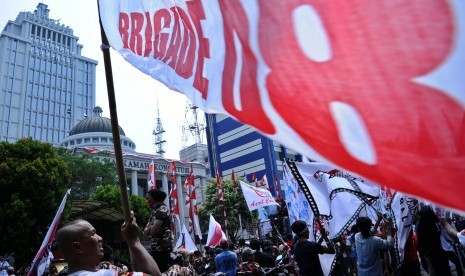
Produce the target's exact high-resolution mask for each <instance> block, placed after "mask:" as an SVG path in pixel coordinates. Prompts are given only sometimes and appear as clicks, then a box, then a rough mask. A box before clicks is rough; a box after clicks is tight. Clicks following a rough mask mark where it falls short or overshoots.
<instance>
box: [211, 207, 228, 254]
mask: <svg viewBox="0 0 465 276" xmlns="http://www.w3.org/2000/svg"><path fill="white" fill-rule="evenodd" d="M221 240H227V238H226V234H225V233H224V232H223V230H222V229H221V225H220V224H219V223H218V222H216V220H215V218H214V217H213V216H212V215H211V214H210V223H209V225H208V236H207V244H206V245H207V246H216V245H218V244H219V243H220V241H221Z"/></svg>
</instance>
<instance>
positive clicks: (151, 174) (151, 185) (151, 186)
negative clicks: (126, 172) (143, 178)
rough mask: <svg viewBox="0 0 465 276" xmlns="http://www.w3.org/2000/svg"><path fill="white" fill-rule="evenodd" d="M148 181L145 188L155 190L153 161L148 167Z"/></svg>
mask: <svg viewBox="0 0 465 276" xmlns="http://www.w3.org/2000/svg"><path fill="white" fill-rule="evenodd" d="M148 173H149V179H148V181H147V186H148V189H149V190H153V189H156V188H157V185H156V178H155V160H152V162H150V165H149V172H148Z"/></svg>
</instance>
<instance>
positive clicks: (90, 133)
mask: <svg viewBox="0 0 465 276" xmlns="http://www.w3.org/2000/svg"><path fill="white" fill-rule="evenodd" d="M102 113H103V110H102V108H101V107H100V106H96V107H95V108H94V110H93V116H92V117H89V118H87V119H84V120H82V121H80V122H79V123H78V124H77V125H75V126H74V127H73V128H72V129H71V131H70V132H69V136H68V137H66V138H65V139H64V140H63V141H61V143H60V144H59V146H61V147H65V148H74V147H89V146H91V147H99V148H101V149H113V135H112V132H111V120H110V119H109V118H105V117H102ZM118 129H119V134H120V137H121V149H122V150H124V151H135V150H136V144H134V142H133V141H132V140H131V139H130V138H129V137H126V134H125V133H124V130H123V129H122V128H121V127H120V126H118Z"/></svg>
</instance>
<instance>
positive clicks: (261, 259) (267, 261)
mask: <svg viewBox="0 0 465 276" xmlns="http://www.w3.org/2000/svg"><path fill="white" fill-rule="evenodd" d="M250 248H252V250H254V252H255V253H254V255H255V261H256V262H257V263H258V264H259V265H260V266H261V267H263V268H266V267H273V266H274V263H275V260H274V258H273V256H271V255H270V254H269V253H266V252H261V251H260V248H261V241H259V240H257V239H253V240H251V241H250Z"/></svg>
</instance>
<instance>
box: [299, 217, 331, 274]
mask: <svg viewBox="0 0 465 276" xmlns="http://www.w3.org/2000/svg"><path fill="white" fill-rule="evenodd" d="M291 230H292V232H294V233H295V234H296V236H297V242H296V244H295V245H294V259H295V260H296V261H297V265H298V266H299V270H300V271H299V272H300V275H301V276H310V275H318V276H323V270H322V269H321V264H320V259H319V258H318V254H334V253H335V250H334V245H333V244H332V243H331V242H330V241H329V239H328V233H327V232H326V230H325V229H324V228H323V226H321V227H320V233H321V236H322V238H323V239H324V240H325V241H326V244H327V246H324V245H321V244H320V243H316V242H311V241H309V240H308V238H309V237H310V231H309V230H308V227H307V223H306V222H305V221H303V220H296V221H295V222H294V223H293V224H292V225H291Z"/></svg>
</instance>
